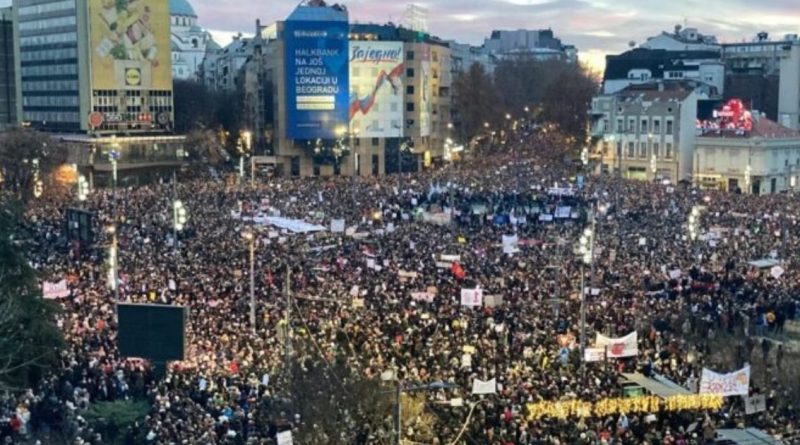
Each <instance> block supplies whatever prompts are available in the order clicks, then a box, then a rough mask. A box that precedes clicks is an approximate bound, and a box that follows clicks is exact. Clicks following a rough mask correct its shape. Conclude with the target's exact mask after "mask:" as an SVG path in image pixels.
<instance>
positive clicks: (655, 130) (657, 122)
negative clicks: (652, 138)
mask: <svg viewBox="0 0 800 445" xmlns="http://www.w3.org/2000/svg"><path fill="white" fill-rule="evenodd" d="M653 133H655V134H661V121H660V120H657V119H653Z"/></svg>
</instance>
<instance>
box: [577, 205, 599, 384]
mask: <svg viewBox="0 0 800 445" xmlns="http://www.w3.org/2000/svg"><path fill="white" fill-rule="evenodd" d="M590 217H591V220H592V222H591V224H590V225H589V226H587V227H586V228H585V229H583V233H582V234H581V237H580V240H579V244H578V252H579V253H580V255H581V367H582V368H583V369H585V367H584V365H583V363H584V359H583V357H584V356H585V351H586V266H587V265H589V266H591V268H592V274H593V275H594V241H595V229H596V224H597V218H596V216H595V215H594V211H593V212H592V214H591V215H590Z"/></svg>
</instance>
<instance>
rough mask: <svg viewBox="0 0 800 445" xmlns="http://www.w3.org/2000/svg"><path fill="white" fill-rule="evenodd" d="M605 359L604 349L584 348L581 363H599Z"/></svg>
mask: <svg viewBox="0 0 800 445" xmlns="http://www.w3.org/2000/svg"><path fill="white" fill-rule="evenodd" d="M605 358H606V350H605V348H586V349H584V350H583V361H585V362H587V363H591V362H601V361H603V360H604V359H605Z"/></svg>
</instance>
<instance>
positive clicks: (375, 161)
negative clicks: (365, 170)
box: [372, 155, 381, 176]
mask: <svg viewBox="0 0 800 445" xmlns="http://www.w3.org/2000/svg"><path fill="white" fill-rule="evenodd" d="M380 172H381V156H380V155H372V176H378V175H379V174H380Z"/></svg>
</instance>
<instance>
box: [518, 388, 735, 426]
mask: <svg viewBox="0 0 800 445" xmlns="http://www.w3.org/2000/svg"><path fill="white" fill-rule="evenodd" d="M723 404H724V400H723V398H722V397H720V396H715V395H696V394H692V395H688V396H671V397H667V398H666V399H662V398H660V397H657V396H643V397H636V398H613V399H601V400H599V401H597V402H595V403H592V402H584V401H580V400H567V401H561V402H538V403H529V404H528V405H527V411H528V419H530V420H536V419H540V418H542V417H551V418H555V419H567V418H569V417H573V416H577V417H584V418H585V417H592V416H596V417H606V416H610V415H613V414H619V413H626V414H627V415H630V414H631V413H655V412H659V411H665V412H679V411H697V410H717V409H720V408H722V406H723Z"/></svg>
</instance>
